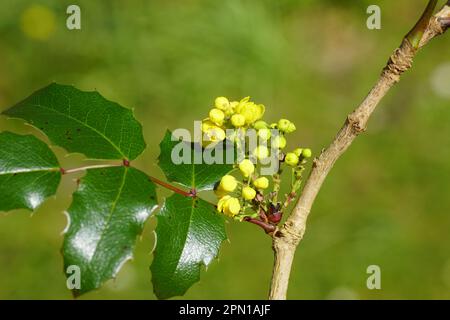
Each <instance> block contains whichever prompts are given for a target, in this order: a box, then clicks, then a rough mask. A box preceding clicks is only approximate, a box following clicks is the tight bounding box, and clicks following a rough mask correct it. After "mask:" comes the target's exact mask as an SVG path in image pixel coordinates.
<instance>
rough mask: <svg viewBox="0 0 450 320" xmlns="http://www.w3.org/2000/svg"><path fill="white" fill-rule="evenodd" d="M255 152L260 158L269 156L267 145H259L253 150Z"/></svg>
mask: <svg viewBox="0 0 450 320" xmlns="http://www.w3.org/2000/svg"><path fill="white" fill-rule="evenodd" d="M253 154H254V155H255V157H256V158H258V159H259V160H263V159H265V158H267V157H268V156H269V149H267V147H266V146H258V147H256V148H255V150H254V151H253Z"/></svg>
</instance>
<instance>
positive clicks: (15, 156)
mask: <svg viewBox="0 0 450 320" xmlns="http://www.w3.org/2000/svg"><path fill="white" fill-rule="evenodd" d="M60 180H61V172H60V168H59V164H58V160H57V159H56V157H55V155H54V154H53V152H52V151H51V150H50V148H49V147H48V146H47V145H46V144H45V143H44V142H42V141H40V140H39V139H37V138H36V137H34V136H32V135H25V136H22V135H17V134H14V133H11V132H2V133H0V211H9V210H13V209H29V210H32V211H33V210H35V209H36V208H37V207H39V206H40V205H41V204H42V203H43V202H44V201H45V199H46V198H48V197H50V196H53V195H54V194H55V193H56V190H57V188H58V185H59V182H60Z"/></svg>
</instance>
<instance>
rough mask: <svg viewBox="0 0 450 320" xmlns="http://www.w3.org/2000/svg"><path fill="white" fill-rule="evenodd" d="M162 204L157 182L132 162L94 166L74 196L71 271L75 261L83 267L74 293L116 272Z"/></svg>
mask: <svg viewBox="0 0 450 320" xmlns="http://www.w3.org/2000/svg"><path fill="white" fill-rule="evenodd" d="M156 206H157V200H156V193H155V186H154V184H153V182H151V181H150V180H149V178H148V176H147V175H146V174H144V173H143V172H141V171H139V170H137V169H133V168H128V167H116V168H105V169H92V170H88V172H87V174H86V176H85V177H84V178H82V179H81V181H80V184H79V187H78V190H77V191H76V192H75V193H74V195H73V202H72V205H71V207H70V208H69V210H68V217H69V225H68V228H67V231H66V235H65V239H64V245H63V255H64V265H65V268H66V270H67V268H68V267H69V266H73V265H75V266H78V267H79V268H80V271H81V288H80V289H79V290H74V291H73V292H74V295H76V296H78V295H81V294H83V293H86V292H88V291H91V290H93V289H97V288H99V287H100V286H101V285H102V284H103V283H104V282H105V281H107V280H108V279H111V278H113V277H115V275H116V274H117V272H118V271H119V270H120V268H121V266H122V265H123V264H124V263H125V262H126V261H127V260H129V259H131V258H132V252H133V249H134V247H135V243H136V239H137V237H138V236H139V235H140V234H141V232H142V230H143V227H144V223H145V222H146V220H147V218H148V217H149V216H150V214H151V213H152V212H153V210H154V209H155V208H156ZM69 276H70V275H69Z"/></svg>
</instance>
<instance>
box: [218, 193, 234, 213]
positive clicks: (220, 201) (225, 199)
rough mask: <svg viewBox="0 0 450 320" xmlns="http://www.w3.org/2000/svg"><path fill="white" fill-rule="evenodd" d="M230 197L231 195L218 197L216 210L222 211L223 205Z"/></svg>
mask: <svg viewBox="0 0 450 320" xmlns="http://www.w3.org/2000/svg"><path fill="white" fill-rule="evenodd" d="M230 198H231V196H223V197H222V198H220V199H219V202H217V211H219V212H223V205H224V204H225V202H226V201H227V200H228V199H230Z"/></svg>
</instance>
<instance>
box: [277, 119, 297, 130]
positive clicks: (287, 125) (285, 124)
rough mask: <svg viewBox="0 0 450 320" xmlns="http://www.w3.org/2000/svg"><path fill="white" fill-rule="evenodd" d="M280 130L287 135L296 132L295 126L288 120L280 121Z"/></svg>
mask: <svg viewBox="0 0 450 320" xmlns="http://www.w3.org/2000/svg"><path fill="white" fill-rule="evenodd" d="M278 129H279V130H280V131H283V132H285V133H292V132H294V131H295V130H296V127H295V124H293V123H292V122H291V121H289V120H287V119H280V121H278Z"/></svg>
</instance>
